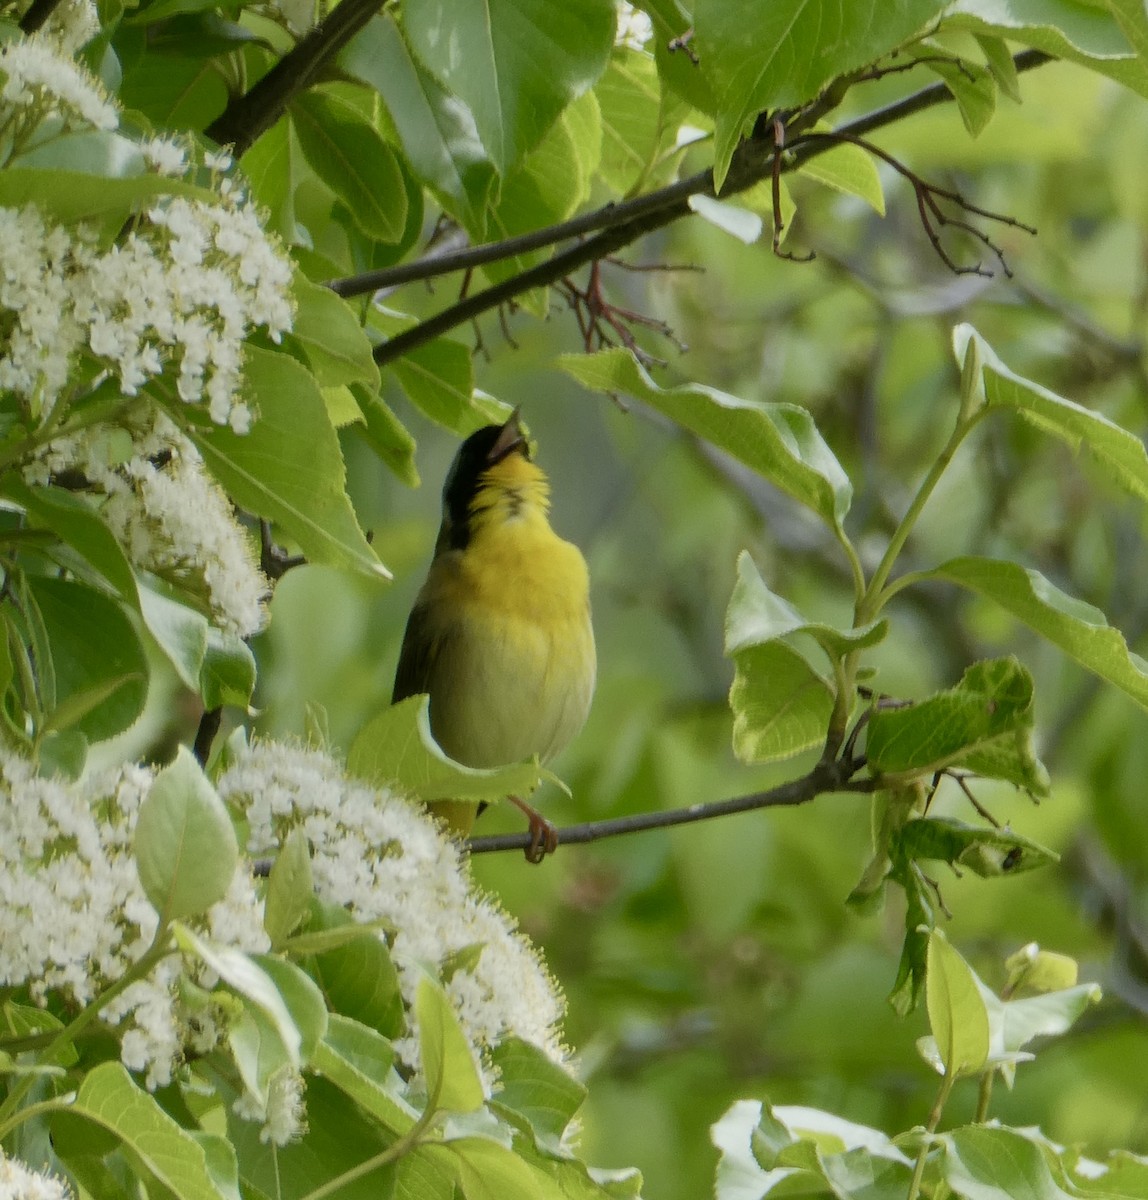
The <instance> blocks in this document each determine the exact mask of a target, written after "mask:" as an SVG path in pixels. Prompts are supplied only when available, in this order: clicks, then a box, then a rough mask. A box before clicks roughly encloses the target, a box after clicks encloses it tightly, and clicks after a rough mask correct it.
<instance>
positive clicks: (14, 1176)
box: [0, 1153, 72, 1200]
mask: <svg viewBox="0 0 1148 1200" xmlns="http://www.w3.org/2000/svg"><path fill="white" fill-rule="evenodd" d="M0 1200H72V1189H71V1188H70V1187H68V1185H67V1184H66V1183H65V1182H64V1181H63V1180H62V1179H59V1178H57V1177H56V1176H55V1175H42V1174H40V1172H39V1171H33V1170H32V1169H31V1168H29V1167H26V1166H25V1165H24V1164H23V1163H22V1162H20V1161H19V1159H15V1158H5V1157H4V1155H3V1154H2V1153H0Z"/></svg>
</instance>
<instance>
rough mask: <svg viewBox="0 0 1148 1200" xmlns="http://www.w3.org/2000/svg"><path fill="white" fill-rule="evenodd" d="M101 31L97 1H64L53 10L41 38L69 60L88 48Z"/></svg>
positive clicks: (42, 30) (41, 32)
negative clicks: (83, 48) (80, 50)
mask: <svg viewBox="0 0 1148 1200" xmlns="http://www.w3.org/2000/svg"><path fill="white" fill-rule="evenodd" d="M99 31H100V15H99V13H98V12H97V11H96V5H95V0H62V2H61V3H60V4H57V5H56V7H55V8H54V9H52V13H51V16H49V17H48V20H47V22H46V23H45V25H44V27H43V28H42V29H41V31H40V36H41V37H43V38H46V39H47V40H49V41H51V42H52V43H53V44H54V45H55V46H56V47H57V48H58V49H59V51H60V52H61V54H65V55H67V56H68V57H69V58H70V57H71V56H72V55H74V54H75V53H76V51H77V50H79V49H80V48H81V47H83V46H86V45H87V44H88V42H90V41H91V40H92V38H94V37H95V36H96V34H97V33H99Z"/></svg>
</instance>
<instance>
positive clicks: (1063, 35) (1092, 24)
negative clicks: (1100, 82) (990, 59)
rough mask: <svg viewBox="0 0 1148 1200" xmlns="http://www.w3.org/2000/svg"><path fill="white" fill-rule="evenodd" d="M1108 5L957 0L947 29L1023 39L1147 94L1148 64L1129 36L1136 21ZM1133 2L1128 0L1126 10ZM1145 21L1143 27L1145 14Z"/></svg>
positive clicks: (1035, 0)
mask: <svg viewBox="0 0 1148 1200" xmlns="http://www.w3.org/2000/svg"><path fill="white" fill-rule="evenodd" d="M1108 7H1111V6H1107V5H1106V6H1103V7H1102V6H1100V5H1093V4H1079V3H1072V2H1071V0H1026V2H1025V3H1024V4H1001V3H998V2H997V0H956V2H955V3H953V4H952V5H950V6H949V7H948V9H947V10H946V12H945V21H944V28H945V29H946V30H948V29H960V30H967V31H969V32H970V33H973V34H976V35H981V36H984V35H988V36H990V37H991V36H999V37H1003V38H1007V39H1008V40H1009V41H1012V42H1021V43H1023V44H1024V45H1026V46H1032V47H1033V48H1034V49H1036V50H1043V51H1044V52H1045V53H1046V54H1051V55H1052V56H1053V57H1054V58H1064V59H1068V60H1069V61H1071V62H1076V63H1079V64H1081V65H1082V66H1085V67H1088V68H1090V69H1091V70H1093V71H1098V72H1100V73H1101V74H1103V75H1108V76H1111V77H1112V78H1113V79H1117V80H1119V81H1120V82H1121V83H1123V84H1124V85H1125V87H1130V88H1132V89H1133V90H1134V91H1136V92H1138V93H1139V94H1140V95H1141V96H1143V95H1146V94H1148V67H1146V66H1145V63H1144V60H1143V59H1142V58H1140V57H1139V56H1137V54H1136V52H1135V50H1134V49H1133V46H1132V45H1131V44H1130V43H1129V35H1131V36H1136V32H1137V29H1136V24H1135V23H1133V22H1128V21H1121V20H1118V19H1117V18H1116V16H1115V15H1114V14H1113V13H1112V12H1109V11H1106V8H1108ZM1129 7H1130V6H1126V5H1124V4H1123V0H1122V9H1123V11H1127V9H1128V8H1129ZM1123 11H1122V15H1123ZM1139 25H1140V28H1143V16H1142V15H1141V17H1140V21H1139ZM1141 49H1143V45H1142V46H1141Z"/></svg>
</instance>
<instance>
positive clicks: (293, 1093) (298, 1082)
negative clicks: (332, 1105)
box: [232, 1066, 307, 1146]
mask: <svg viewBox="0 0 1148 1200" xmlns="http://www.w3.org/2000/svg"><path fill="white" fill-rule="evenodd" d="M303 1088H304V1081H303V1076H302V1075H300V1074H299V1072H298V1071H294V1070H292V1069H291V1068H290V1067H286V1066H284V1067H280V1068H279V1069H278V1070H277V1071H276V1072H274V1074H273V1075H272V1076H271V1078H270V1079H269V1080H268V1081H267V1099H266V1100H262V1099H260V1097H258V1096H255V1095H252V1093H251V1092H244V1093H243V1094H242V1095H241V1096H240V1097H239V1098H238V1099H237V1100H236V1101H235V1103H234V1104H233V1105H232V1108H233V1109H234V1110H235V1114H236V1116H239V1117H242V1118H243V1119H244V1120H245V1121H253V1122H258V1123H259V1124H260V1125H261V1126H262V1128H261V1129H260V1130H259V1140H260V1141H261V1142H264V1143H267V1142H271V1143H272V1144H273V1145H276V1146H286V1145H287V1144H288V1142H293V1141H295V1140H296V1139H298V1138H299V1137H301V1136H302V1135H303V1133H304V1132H305V1130H306V1126H307V1120H306V1117H307V1110H306V1107H305V1106H304V1103H303Z"/></svg>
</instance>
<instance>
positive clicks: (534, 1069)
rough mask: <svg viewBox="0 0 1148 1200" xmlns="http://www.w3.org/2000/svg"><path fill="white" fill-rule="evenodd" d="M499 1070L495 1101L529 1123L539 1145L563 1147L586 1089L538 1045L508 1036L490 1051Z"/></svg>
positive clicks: (554, 1148) (555, 1150)
mask: <svg viewBox="0 0 1148 1200" xmlns="http://www.w3.org/2000/svg"><path fill="white" fill-rule="evenodd" d="M491 1062H492V1064H493V1066H494V1067H495V1069H496V1070H497V1071H498V1078H499V1090H498V1094H497V1095H496V1097H495V1100H494V1103H495V1105H496V1107H497V1108H498V1109H500V1110H510V1112H511V1113H512V1114H514V1115H515V1116H518V1117H521V1118H523V1119H524V1120H525V1121H526V1122H527V1124H528V1125H529V1127H530V1129H531V1132H532V1133H533V1134H534V1137H535V1140H536V1141H537V1142H538V1143H539V1145H541V1146H543V1147H544V1148H546V1149H549V1150H551V1151H552V1152H560V1151H561V1149H562V1135H563V1134H564V1133H565V1131H566V1129H567V1127H568V1126H569V1124H570V1122H571V1121H572V1120H573V1119H574V1114H575V1113H576V1112H577V1111H578V1109H579V1108H580V1107H581V1105H582V1101H583V1100H584V1099H585V1098H586V1088H585V1086H584V1085H583V1084H581V1083H579V1082H578V1080H577V1079H575V1078H574V1076H573V1075H570V1074H569V1073H568V1072H566V1071H564V1070H563V1069H562V1068H561V1067H560V1066H558V1065H557V1063H555V1062H554V1060H553V1059H551V1058H550V1057H549V1056H548V1055H546V1054H545V1053H543V1051H541V1050H539V1049H538V1047H537V1046H533V1045H531V1044H530V1043H529V1042H524V1041H522V1040H521V1039H520V1038H515V1037H506V1038H503V1040H502V1041H501V1042H499V1044H498V1045H497V1046H496V1047H495V1048H494V1050H493V1052H492V1053H491Z"/></svg>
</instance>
